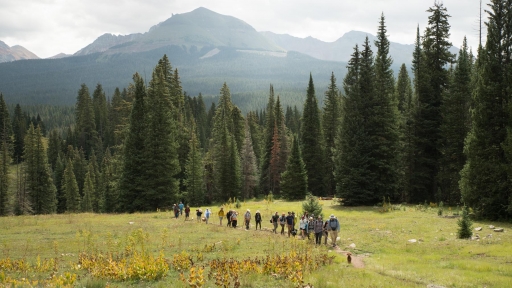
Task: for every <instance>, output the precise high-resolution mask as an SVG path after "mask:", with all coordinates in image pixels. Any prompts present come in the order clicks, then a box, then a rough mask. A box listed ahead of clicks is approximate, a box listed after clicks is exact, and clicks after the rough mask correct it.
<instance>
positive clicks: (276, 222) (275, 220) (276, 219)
mask: <svg viewBox="0 0 512 288" xmlns="http://www.w3.org/2000/svg"><path fill="white" fill-rule="evenodd" d="M270 223H272V224H273V225H274V230H272V232H274V234H277V225H279V213H277V212H276V214H274V215H273V216H272V219H270Z"/></svg>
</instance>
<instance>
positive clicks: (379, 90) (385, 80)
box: [367, 14, 399, 199]
mask: <svg viewBox="0 0 512 288" xmlns="http://www.w3.org/2000/svg"><path fill="white" fill-rule="evenodd" d="M386 33H387V29H386V24H385V17H384V14H382V15H381V17H380V22H379V29H378V32H377V40H375V47H376V48H377V55H376V56H375V64H374V67H375V90H374V94H375V97H374V101H375V102H374V103H372V105H373V107H372V113H373V115H368V116H369V117H368V118H367V119H368V120H367V121H369V122H372V123H370V125H369V127H368V128H369V129H370V130H369V131H371V132H370V133H371V141H372V142H373V143H372V145H373V146H374V148H373V149H372V153H371V154H372V155H371V158H372V160H373V161H374V163H372V166H373V167H372V169H375V170H374V171H373V172H374V173H375V175H379V176H377V178H376V179H375V180H376V181H375V190H374V192H375V194H376V195H375V196H376V197H378V198H379V199H382V197H383V196H385V197H388V198H390V197H391V198H393V199H397V198H398V181H399V178H398V175H399V174H398V173H399V172H398V171H399V170H398V152H399V131H398V109H397V103H396V101H395V99H394V84H395V79H394V77H393V70H392V69H391V64H392V63H393V59H391V56H390V55H389V45H390V43H389V40H388V38H387V37H388V36H387V35H386Z"/></svg>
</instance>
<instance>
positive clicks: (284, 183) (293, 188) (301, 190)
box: [281, 136, 308, 200]
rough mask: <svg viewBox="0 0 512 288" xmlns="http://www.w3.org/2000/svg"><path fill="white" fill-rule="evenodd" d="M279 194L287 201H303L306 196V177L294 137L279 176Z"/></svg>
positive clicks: (297, 142) (296, 139) (298, 147)
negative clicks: (284, 169) (284, 167)
mask: <svg viewBox="0 0 512 288" xmlns="http://www.w3.org/2000/svg"><path fill="white" fill-rule="evenodd" d="M281 192H282V195H283V197H284V198H286V199H288V200H303V199H304V198H305V197H306V195H307V194H308V176H307V171H306V167H305V163H304V161H302V155H301V151H300V143H299V141H298V138H297V137H296V136H294V138H293V142H292V150H291V153H290V156H289V158H288V162H287V163H286V171H285V172H283V174H282V176H281Z"/></svg>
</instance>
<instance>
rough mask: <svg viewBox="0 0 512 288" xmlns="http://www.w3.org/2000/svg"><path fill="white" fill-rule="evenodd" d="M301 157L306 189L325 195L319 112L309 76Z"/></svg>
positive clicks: (302, 130) (311, 78)
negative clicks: (305, 174)
mask: <svg viewBox="0 0 512 288" xmlns="http://www.w3.org/2000/svg"><path fill="white" fill-rule="evenodd" d="M300 135H301V139H300V143H301V145H302V147H301V148H302V149H301V151H302V155H303V159H304V164H305V165H306V171H307V174H308V187H309V189H310V191H311V192H312V193H313V194H314V195H325V185H324V179H323V177H324V175H325V174H324V163H323V161H324V159H325V158H324V153H323V152H324V151H323V145H322V142H321V141H322V138H323V137H322V128H321V123H320V111H319V109H318V102H317V99H316V96H315V86H314V84H313V77H312V76H311V74H310V75H309V84H308V89H307V96H306V102H305V103H304V112H303V114H302V127H301V134H300Z"/></svg>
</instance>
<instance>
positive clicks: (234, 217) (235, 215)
mask: <svg viewBox="0 0 512 288" xmlns="http://www.w3.org/2000/svg"><path fill="white" fill-rule="evenodd" d="M237 219H238V213H236V211H233V212H231V227H233V228H236V224H237Z"/></svg>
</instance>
